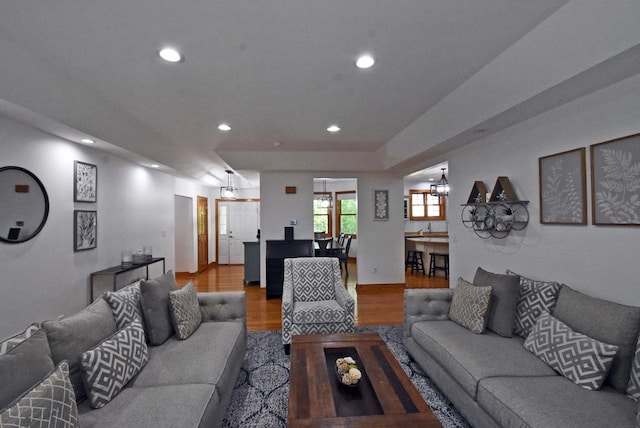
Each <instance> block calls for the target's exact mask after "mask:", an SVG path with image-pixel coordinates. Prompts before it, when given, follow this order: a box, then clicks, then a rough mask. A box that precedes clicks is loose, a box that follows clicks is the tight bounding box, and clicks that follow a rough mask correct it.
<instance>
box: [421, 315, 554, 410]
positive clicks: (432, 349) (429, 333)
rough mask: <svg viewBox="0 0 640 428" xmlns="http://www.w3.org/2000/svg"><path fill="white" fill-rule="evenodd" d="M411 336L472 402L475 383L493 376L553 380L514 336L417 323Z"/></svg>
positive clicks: (549, 370)
mask: <svg viewBox="0 0 640 428" xmlns="http://www.w3.org/2000/svg"><path fill="white" fill-rule="evenodd" d="M411 336H412V337H413V339H414V340H415V341H416V343H417V344H418V345H420V347H421V348H422V349H423V350H424V352H426V353H427V354H428V355H429V356H431V358H433V359H434V360H436V361H437V362H438V363H439V364H440V365H441V366H442V367H443V368H444V369H445V370H446V371H447V373H449V375H450V376H451V377H453V378H454V380H455V381H456V382H457V383H458V384H459V385H460V386H461V387H462V388H463V389H464V390H465V391H466V392H467V394H469V395H470V396H471V397H472V398H473V399H474V400H475V398H476V391H477V386H478V382H479V381H480V380H481V379H484V378H487V377H493V376H556V372H555V371H553V369H552V368H551V367H549V366H547V365H546V364H545V363H543V362H542V361H540V359H539V358H537V357H536V356H534V355H533V354H531V353H530V352H529V351H527V350H526V349H524V347H523V346H522V343H523V339H522V338H520V337H517V336H514V337H512V338H504V337H502V336H499V335H497V334H495V333H493V332H491V331H487V332H485V333H484V334H474V333H471V332H470V331H469V330H467V329H466V328H464V327H461V326H459V325H458V324H456V323H454V322H453V321H417V322H415V323H413V324H412V326H411Z"/></svg>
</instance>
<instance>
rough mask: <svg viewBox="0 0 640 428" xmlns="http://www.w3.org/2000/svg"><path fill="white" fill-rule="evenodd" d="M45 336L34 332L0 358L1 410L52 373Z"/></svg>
mask: <svg viewBox="0 0 640 428" xmlns="http://www.w3.org/2000/svg"><path fill="white" fill-rule="evenodd" d="M54 367H55V366H54V364H53V360H52V359H51V351H50V350H49V342H48V341H47V334H46V333H45V332H44V331H43V330H36V332H35V333H33V334H32V335H31V337H29V338H28V339H26V340H24V341H22V343H20V344H19V345H17V346H15V347H14V348H12V349H11V350H10V351H9V352H7V353H6V354H5V355H1V356H0V379H2V387H0V409H3V408H5V407H6V406H7V405H8V404H9V403H11V402H12V401H14V400H15V399H16V398H17V397H19V396H20V395H22V394H23V393H24V392H25V391H27V390H28V389H29V388H31V387H32V386H33V385H34V384H35V383H36V382H38V381H40V380H41V379H42V378H44V377H45V376H47V374H49V373H51V370H53V369H54Z"/></svg>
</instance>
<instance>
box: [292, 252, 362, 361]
mask: <svg viewBox="0 0 640 428" xmlns="http://www.w3.org/2000/svg"><path fill="white" fill-rule="evenodd" d="M354 306H355V303H354V301H353V297H351V295H350V294H349V293H348V292H347V290H346V288H345V287H344V284H343V282H342V275H341V274H340V264H339V262H338V259H337V258H335V257H298V258H292V259H285V260H284V283H283V292H282V344H283V345H284V350H285V353H286V354H289V350H290V347H291V338H292V337H293V336H294V335H298V334H328V333H352V332H353V321H354Z"/></svg>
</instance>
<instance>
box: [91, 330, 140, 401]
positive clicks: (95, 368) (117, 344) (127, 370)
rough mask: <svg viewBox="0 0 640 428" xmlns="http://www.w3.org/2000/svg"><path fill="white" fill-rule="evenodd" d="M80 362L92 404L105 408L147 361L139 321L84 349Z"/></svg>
mask: <svg viewBox="0 0 640 428" xmlns="http://www.w3.org/2000/svg"><path fill="white" fill-rule="evenodd" d="M80 361H81V363H82V373H83V376H84V379H85V385H86V386H87V394H88V395H89V402H90V404H91V407H93V408H94V409H99V408H101V407H104V406H105V405H106V404H107V403H108V402H109V401H111V400H112V399H113V398H114V397H115V396H116V395H118V393H119V392H120V391H121V390H122V388H124V387H125V385H126V384H127V383H129V381H130V380H131V379H133V377H134V376H135V375H137V374H138V372H140V370H142V368H143V367H144V366H145V364H147V361H149V350H148V348H147V343H146V342H145V337H144V329H143V328H142V324H141V323H140V320H139V319H137V318H136V319H135V320H133V322H131V323H130V324H129V325H127V326H126V327H124V328H123V329H121V330H120V331H118V332H117V333H116V334H114V335H113V336H111V337H109V338H108V339H105V340H104V341H103V342H102V343H100V344H99V345H98V346H96V347H95V348H93V349H90V350H88V351H86V352H83V354H82V358H81V360H80Z"/></svg>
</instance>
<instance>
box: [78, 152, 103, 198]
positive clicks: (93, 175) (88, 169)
mask: <svg viewBox="0 0 640 428" xmlns="http://www.w3.org/2000/svg"><path fill="white" fill-rule="evenodd" d="M73 200H74V202H96V201H97V200H98V167H97V166H95V165H92V164H90V163H85V162H80V161H74V162H73Z"/></svg>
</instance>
